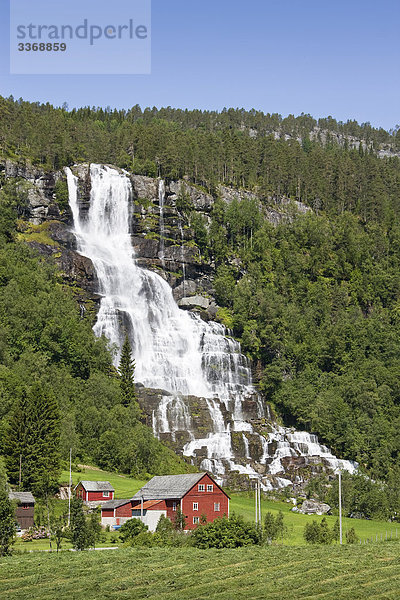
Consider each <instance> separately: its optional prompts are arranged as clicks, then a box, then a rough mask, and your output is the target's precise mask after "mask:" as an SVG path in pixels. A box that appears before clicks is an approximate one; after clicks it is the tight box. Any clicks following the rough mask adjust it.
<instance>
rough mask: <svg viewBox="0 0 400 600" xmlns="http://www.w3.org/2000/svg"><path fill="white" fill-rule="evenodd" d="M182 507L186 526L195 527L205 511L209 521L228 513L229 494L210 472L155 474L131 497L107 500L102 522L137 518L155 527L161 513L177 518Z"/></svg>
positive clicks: (150, 527) (113, 525) (106, 523)
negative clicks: (128, 498) (178, 510)
mask: <svg viewBox="0 0 400 600" xmlns="http://www.w3.org/2000/svg"><path fill="white" fill-rule="evenodd" d="M178 507H179V508H180V509H181V511H182V513H183V515H184V516H185V521H186V525H185V530H189V529H194V528H195V527H197V525H198V524H199V523H200V519H201V517H202V515H204V517H205V519H206V520H207V521H214V519H216V518H217V517H222V516H223V515H227V516H228V515H229V496H228V495H227V494H226V493H225V492H224V490H223V489H222V488H220V487H219V485H218V484H217V483H215V481H214V480H213V479H212V477H210V475H208V474H207V473H193V474H189V475H165V476H162V477H161V476H158V477H153V479H151V480H150V481H149V482H148V483H146V485H144V486H143V487H142V489H140V490H139V491H138V492H137V493H136V494H135V495H134V496H133V498H131V499H130V500H112V501H110V502H107V503H106V504H103V506H102V509H101V524H102V525H103V526H104V527H105V526H106V525H110V527H116V526H118V525H123V523H125V522H126V521H128V519H130V518H137V519H142V521H143V522H144V523H145V524H146V525H147V526H148V528H149V530H150V531H155V529H156V527H157V523H158V521H159V519H160V517H161V515H164V516H165V517H168V518H169V519H171V521H173V520H174V519H175V516H176V512H177V509H178Z"/></svg>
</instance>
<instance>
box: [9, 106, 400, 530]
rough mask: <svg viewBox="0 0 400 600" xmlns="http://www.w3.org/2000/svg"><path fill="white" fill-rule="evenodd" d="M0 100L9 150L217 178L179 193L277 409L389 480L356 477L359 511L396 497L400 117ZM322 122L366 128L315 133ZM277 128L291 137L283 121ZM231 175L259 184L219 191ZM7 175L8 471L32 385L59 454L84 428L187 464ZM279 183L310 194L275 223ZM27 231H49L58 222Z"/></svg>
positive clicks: (152, 457) (109, 456) (84, 442)
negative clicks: (158, 435) (357, 143)
mask: <svg viewBox="0 0 400 600" xmlns="http://www.w3.org/2000/svg"><path fill="white" fill-rule="evenodd" d="M0 115H1V118H0V135H1V136H2V139H3V141H4V143H3V144H2V147H1V150H0V159H1V160H2V161H3V163H4V161H6V160H11V161H13V162H14V163H15V164H20V165H28V166H29V165H32V164H33V165H36V166H39V167H41V168H42V167H43V168H45V169H50V170H51V169H59V168H61V167H63V166H64V165H68V164H72V163H73V162H75V161H83V160H85V161H100V162H106V163H114V164H116V165H118V166H121V167H124V168H126V169H128V170H130V171H131V172H132V173H138V174H146V175H150V176H154V177H163V178H166V179H169V178H175V179H177V178H182V177H186V179H187V181H190V182H192V183H194V184H195V185H197V186H202V189H204V188H206V189H207V190H208V191H209V192H210V193H211V194H212V195H213V205H212V208H211V209H210V212H209V214H207V217H205V216H204V215H203V214H201V213H199V212H196V210H195V209H194V207H193V206H192V205H191V204H190V202H182V206H180V209H181V212H182V221H183V227H184V229H185V228H186V230H188V231H190V232H191V233H192V234H193V239H192V240H191V243H192V244H195V245H196V246H197V248H198V250H199V252H200V254H201V260H202V263H203V264H205V265H207V267H209V268H210V269H211V270H212V276H211V279H213V281H212V285H213V288H214V294H215V300H216V302H217V304H218V305H219V306H220V310H219V312H218V315H217V318H218V319H219V320H220V321H222V322H223V323H225V324H226V325H227V326H229V327H230V328H231V329H232V332H233V335H234V336H235V337H236V338H237V339H239V340H240V342H241V344H242V348H243V351H244V352H245V353H246V354H247V355H248V356H249V357H250V358H251V359H252V361H253V366H254V375H255V383H256V385H257V386H258V388H259V390H260V391H261V392H262V393H263V394H264V397H265V399H266V400H267V401H268V402H269V403H270V405H271V406H272V407H273V408H274V409H275V412H276V414H277V417H278V419H281V420H282V421H283V422H284V423H285V424H287V425H293V426H296V427H298V428H303V429H306V430H308V431H312V432H314V433H316V434H318V435H319V437H320V439H321V441H322V442H324V443H326V444H327V445H329V446H330V447H331V448H332V450H333V452H334V453H335V454H336V455H338V456H339V457H341V458H347V459H353V460H357V461H358V462H359V463H360V465H361V468H362V469H363V470H365V472H366V473H368V475H370V476H371V477H372V478H373V479H374V480H378V481H381V480H385V481H386V482H387V483H388V488H382V486H381V485H380V484H378V485H377V486H376V488H375V489H374V490H373V491H371V490H369V491H368V497H369V500H368V502H367V503H366V502H364V501H363V496H365V494H364V491H363V490H362V491H361V492H360V490H359V489H357V493H356V492H355V493H354V494H353V499H352V501H351V503H350V504H349V511H350V510H352V509H355V510H356V511H357V512H362V513H363V514H368V516H370V517H374V518H376V517H379V518H385V519H387V518H390V517H392V518H394V517H395V515H396V514H400V492H399V490H400V469H399V456H400V441H399V440H400V438H399V436H398V431H399V426H400V386H399V381H400V378H399V374H400V358H399V357H400V318H399V315H400V312H399V307H400V225H399V222H398V213H399V206H400V160H399V158H398V157H396V156H392V157H390V158H387V157H386V158H379V157H378V155H377V152H376V150H377V148H378V146H379V144H380V143H381V142H382V143H383V142H385V143H386V142H388V143H389V142H390V143H391V144H392V145H394V146H396V144H397V142H398V139H397V138H398V134H396V135H392V134H388V133H386V132H383V131H380V130H373V128H371V127H370V126H365V127H363V126H358V124H356V123H347V124H343V123H342V124H340V123H336V122H333V121H332V120H329V119H326V120H324V121H321V122H320V123H316V121H314V120H313V119H311V118H309V117H308V116H307V115H303V116H302V117H299V119H298V120H293V119H290V118H288V120H282V119H281V118H279V116H277V117H276V116H274V115H262V114H255V113H254V112H253V111H250V112H246V111H223V112H222V113H221V114H217V113H215V114H214V113H202V112H200V111H189V112H182V111H174V110H172V109H161V110H159V111H157V110H150V109H149V110H145V111H141V110H140V109H139V108H138V107H133V108H132V110H130V111H111V110H107V111H103V110H102V109H89V108H85V109H79V110H73V111H70V112H69V111H67V110H64V109H59V108H54V107H52V106H50V105H39V104H35V103H31V104H30V103H28V102H23V101H18V102H15V101H14V100H13V99H12V98H9V99H4V98H1V99H0ZM316 125H318V126H319V127H321V128H322V129H324V130H326V131H331V132H336V133H340V134H341V135H344V136H351V135H353V136H359V137H360V138H362V139H363V140H364V141H365V142H366V145H364V146H365V147H364V146H362V145H361V147H360V148H357V149H354V148H352V147H351V145H349V144H346V143H343V144H336V143H335V144H334V143H333V142H332V143H331V142H330V141H329V139H328V140H325V142H324V143H322V141H321V140H318V139H315V140H311V139H310V138H309V134H310V133H311V131H312V130H313V128H314V127H315V126H316ZM276 128H278V129H279V130H280V131H281V132H282V134H287V135H289V137H290V139H285V137H284V135H283V137H281V138H280V139H275V138H274V136H273V135H271V132H272V131H276ZM253 130H254V131H255V132H256V133H254V131H253ZM49 131H58V132H59V136H58V137H57V136H56V137H54V136H51V135H49ZM251 131H253V133H251ZM250 133H251V134H250ZM297 138H298V139H297ZM220 184H224V185H225V186H231V187H232V188H236V189H243V188H247V189H249V190H251V191H252V192H253V195H248V196H246V197H244V199H242V201H237V200H232V201H231V202H223V201H222V200H221V197H220V192H219V189H220V188H219V185H220ZM0 186H1V190H0V332H1V340H0V394H1V399H2V402H1V404H0V421H1V423H0V432H1V433H2V436H1V445H2V447H1V450H0V452H2V453H3V454H4V455H5V457H6V459H7V466H8V471H9V475H10V477H11V480H12V481H16V479H17V477H18V467H19V456H20V451H19V449H18V448H17V447H16V445H15V444H14V442H13V439H15V436H14V437H13V431H14V432H15V430H16V429H17V428H18V424H19V423H20V422H21V418H20V417H21V414H24V413H26V412H27V407H28V409H29V410H28V412H29V413H30V412H32V409H33V407H35V406H36V404H35V398H36V397H37V394H38V389H40V395H41V402H42V405H46V406H48V407H52V419H53V424H54V425H55V427H54V428H53V433H54V436H56V434H57V431H58V432H59V440H60V446H59V447H60V454H59V457H60V456H61V457H63V458H64V460H65V459H66V458H67V457H68V452H69V448H70V447H71V446H72V447H73V453H74V459H75V458H76V459H77V460H79V461H80V462H90V463H91V464H98V465H100V466H102V467H103V468H107V469H115V470H116V471H119V472H124V473H127V474H130V475H132V476H135V477H145V476H147V474H154V473H159V474H163V473H167V472H179V471H182V470H187V469H189V468H190V467H188V466H187V465H186V464H185V463H184V462H183V461H181V460H179V459H178V458H176V456H175V455H173V453H172V451H170V450H169V449H166V448H165V447H164V446H162V445H161V444H160V443H159V442H158V440H155V439H154V437H153V435H152V431H151V429H150V428H148V427H146V426H145V425H144V424H143V422H142V421H140V418H139V416H138V412H137V407H136V406H134V405H132V406H129V407H128V406H125V405H124V403H123V401H122V398H121V390H120V386H119V382H118V376H117V375H116V372H115V369H113V368H112V365H111V354H110V352H109V351H108V350H107V348H106V344H105V341H104V340H96V339H95V337H94V335H93V332H92V330H91V326H92V325H93V315H94V312H95V307H94V306H91V309H90V310H88V311H87V312H86V313H85V314H84V315H81V314H80V310H79V308H78V307H77V305H76V303H75V300H74V298H76V296H77V294H78V295H79V290H77V289H76V284H74V283H73V282H72V283H71V285H70V286H66V285H65V284H64V283H63V281H62V278H61V276H60V272H59V271H57V269H56V268H55V267H54V266H53V265H50V264H49V263H48V262H46V261H44V260H43V259H42V258H39V257H37V256H36V254H35V252H34V251H33V250H32V249H28V248H27V247H26V245H25V242H24V240H25V239H26V232H25V234H24V233H22V234H21V231H18V229H21V221H19V222H17V218H18V217H19V218H20V219H23V218H24V217H26V214H27V210H28V209H27V204H26V202H27V200H26V193H25V194H24V193H23V190H24V187H23V186H24V184H23V182H22V181H21V180H20V179H18V178H10V179H8V180H5V178H4V177H3V175H2V174H0ZM199 189H200V188H199ZM60 198H61V195H60ZM61 200H62V201H63V202H64V203H65V190H64V196H63V197H62V198H61ZM283 200H284V201H285V202H287V203H288V204H287V205H286V206H289V208H290V206H293V202H295V201H296V202H297V201H300V202H302V203H303V205H304V206H305V207H308V208H311V209H312V210H310V211H307V212H306V213H305V214H303V216H300V217H298V218H288V219H286V220H285V219H284V220H282V221H281V222H280V223H279V224H278V225H276V226H273V225H272V224H271V222H270V220H269V219H268V218H267V216H268V211H269V210H270V209H271V206H274V205H275V206H277V205H279V203H280V202H282V201H283ZM274 203H275V204H274ZM291 203H292V204H291ZM303 208H304V207H303ZM304 210H305V209H304ZM288 211H289V213H290V210H289V209H288ZM289 216H290V214H289ZM44 229H45V228H44ZM36 233H38V232H36ZM44 233H45V234H46V235H44ZM42 234H43V235H44V237H43V235H42ZM28 237H29V236H28ZM32 241H33V242H35V243H38V242H39V243H40V242H41V243H46V241H47V242H49V238H48V236H47V232H46V231H44V232H43V231H42V232H40V236H39V238H38V237H34V238H32ZM57 411H58V416H57V414H56V413H57ZM36 416H37V415H36ZM7 432H8V433H7ZM7 440H8V441H7ZM53 441H54V440H53ZM46 443H48V442H46ZM46 443H45V445H46ZM33 454H34V453H33ZM55 454H57V453H55ZM59 457H57V456H53V457H52V459H51V461H50V462H52V464H56V462H57V459H58V460H59ZM49 460H50V459H49ZM47 466H48V465H47ZM45 467H46V465H45V466H43V465H42V467H41V468H42V470H43V469H44V471H45V470H46V469H45ZM359 483H360V485H359V487H360V486H361V487H362V483H363V482H362V481H361V482H359ZM28 484H29V485H30V482H28V481H26V482H24V485H28ZM367 485H369V484H366V485H365V486H364V487H366V486H367ZM360 497H361V499H360ZM360 507H361V508H360ZM366 511H367V512H366Z"/></svg>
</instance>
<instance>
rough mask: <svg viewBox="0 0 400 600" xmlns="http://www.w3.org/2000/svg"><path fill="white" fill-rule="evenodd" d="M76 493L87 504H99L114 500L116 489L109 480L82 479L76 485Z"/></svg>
mask: <svg viewBox="0 0 400 600" xmlns="http://www.w3.org/2000/svg"><path fill="white" fill-rule="evenodd" d="M75 494H76V496H77V497H78V498H81V499H82V500H83V502H85V504H88V505H93V504H96V505H99V504H103V503H104V502H108V501H109V500H114V494H115V490H114V488H113V487H112V485H111V483H110V482H108V481H80V482H79V483H78V485H77V486H75Z"/></svg>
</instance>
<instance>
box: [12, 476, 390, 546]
mask: <svg viewBox="0 0 400 600" xmlns="http://www.w3.org/2000/svg"><path fill="white" fill-rule="evenodd" d="M68 478H69V473H68V471H63V472H62V473H61V477H60V481H61V482H63V483H64V484H66V482H67V481H68ZM83 479H88V480H94V481H109V482H110V483H111V484H112V486H113V487H114V488H115V496H116V498H130V497H131V496H133V494H135V493H136V492H137V491H138V490H139V489H140V488H141V487H142V486H143V485H144V484H145V483H146V482H145V481H144V480H138V479H133V478H131V477H128V476H126V475H119V474H117V473H111V472H108V471H102V470H100V469H98V468H96V467H81V468H80V470H74V471H73V472H72V481H73V484H74V485H76V484H77V483H78V482H79V481H80V480H83ZM230 497H231V500H230V512H231V513H232V512H235V513H236V514H240V515H243V517H244V518H245V519H247V520H249V521H251V520H254V495H252V494H251V493H246V492H243V493H230ZM291 509H292V504H290V503H288V502H278V501H273V500H270V499H268V498H266V497H264V498H262V500H261V513H262V517H263V516H264V515H265V513H266V512H267V511H269V512H271V513H273V514H274V515H276V514H278V512H279V511H282V513H283V515H284V522H285V525H286V533H285V536H284V537H283V538H282V539H280V540H279V544H283V545H285V546H304V545H305V541H304V539H303V531H304V526H305V525H306V523H309V522H311V521H312V520H314V519H315V520H317V521H320V520H321V519H322V518H323V517H322V516H318V515H316V516H314V515H313V516H310V515H302V514H298V513H294V512H292V511H291ZM67 510H68V502H67V501H66V500H58V501H57V503H56V513H57V514H62V513H66V512H67ZM326 519H327V521H328V523H329V526H330V527H331V528H332V527H333V525H334V523H335V521H336V519H337V517H336V516H327V517H326ZM351 527H354V529H355V532H356V535H357V537H358V538H359V541H360V542H361V544H364V541H365V543H367V540H368V543H374V544H376V543H377V542H380V541H381V539H382V540H385V538H386V535H387V537H388V538H389V539H390V537H392V538H393V539H394V540H395V539H396V538H397V537H398V539H399V541H400V525H398V526H396V524H393V523H388V522H385V521H372V520H371V521H368V520H365V519H346V518H344V519H343V540H345V534H346V531H348V530H349V529H350V528H351ZM119 543H120V542H119V537H118V534H117V533H116V532H106V533H105V534H103V540H102V541H100V542H98V544H97V547H99V548H110V547H113V546H114V545H119ZM71 547H72V546H71V544H69V543H68V542H67V541H65V540H63V542H62V549H64V550H67V549H70V548H71ZM53 548H55V545H54V544H53ZM15 549H16V550H18V551H19V552H30V551H36V550H48V549H49V541H48V540H34V541H32V542H22V541H21V539H19V538H18V539H17V541H16V544H15Z"/></svg>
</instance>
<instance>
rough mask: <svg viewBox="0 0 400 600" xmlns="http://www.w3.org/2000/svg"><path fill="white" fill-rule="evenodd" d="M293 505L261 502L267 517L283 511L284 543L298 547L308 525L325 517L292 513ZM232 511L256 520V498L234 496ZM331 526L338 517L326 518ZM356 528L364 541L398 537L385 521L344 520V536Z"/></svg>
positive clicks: (240, 495)
mask: <svg viewBox="0 0 400 600" xmlns="http://www.w3.org/2000/svg"><path fill="white" fill-rule="evenodd" d="M291 508H292V505H291V504H288V503H286V502H272V501H271V500H262V501H261V513H262V515H265V513H266V512H267V511H270V512H272V513H273V514H277V513H278V511H279V510H281V511H282V512H283V514H284V518H285V524H286V526H287V528H288V533H287V536H286V537H285V538H284V540H283V542H284V543H285V544H288V545H291V546H298V545H301V544H304V543H305V542H304V539H303V530H304V526H305V524H306V523H310V522H311V521H313V520H316V521H320V520H321V519H322V518H323V517H319V516H314V515H313V516H310V515H301V514H298V513H293V512H291ZM230 510H231V511H235V512H236V513H238V514H242V515H243V516H244V517H245V518H247V519H249V520H250V519H254V512H255V511H254V497H253V498H251V497H250V496H249V495H247V494H246V495H243V494H232V495H231V502H230ZM326 519H327V521H328V523H329V526H330V527H333V525H334V523H335V521H336V519H337V517H330V516H327V517H326ZM351 527H354V529H355V531H356V534H357V536H358V537H359V538H360V539H362V540H364V539H366V538H371V537H372V536H373V538H374V540H375V539H376V535H378V538H379V539H380V536H381V534H382V536H383V537H385V533H386V531H387V532H388V536H390V531H392V533H393V537H395V535H396V524H393V523H387V522H385V521H367V520H365V519H343V535H344V534H345V532H346V531H347V530H348V529H350V528H351ZM397 529H398V531H397V533H398V535H399V536H400V525H399V526H397Z"/></svg>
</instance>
